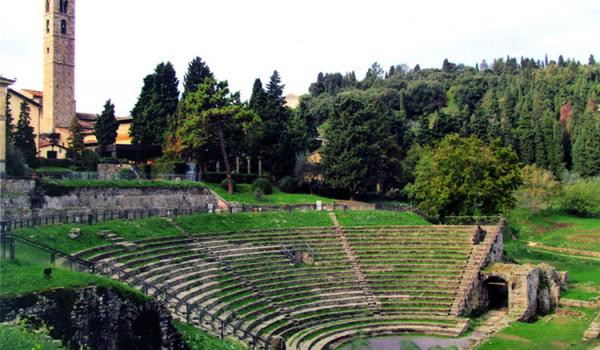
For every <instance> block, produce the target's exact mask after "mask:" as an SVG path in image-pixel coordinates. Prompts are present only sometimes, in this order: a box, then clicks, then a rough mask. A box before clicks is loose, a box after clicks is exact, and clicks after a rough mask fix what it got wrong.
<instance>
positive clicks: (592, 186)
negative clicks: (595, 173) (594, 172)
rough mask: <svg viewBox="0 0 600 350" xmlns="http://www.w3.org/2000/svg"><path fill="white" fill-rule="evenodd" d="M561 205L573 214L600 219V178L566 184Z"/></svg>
mask: <svg viewBox="0 0 600 350" xmlns="http://www.w3.org/2000/svg"><path fill="white" fill-rule="evenodd" d="M560 204H561V206H562V209H563V210H564V211H566V212H568V213H571V214H575V215H579V216H591V217H600V177H596V178H591V179H582V180H579V181H574V182H571V183H568V184H565V185H564V186H563V191H562V195H561V198H560Z"/></svg>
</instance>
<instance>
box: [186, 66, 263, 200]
mask: <svg viewBox="0 0 600 350" xmlns="http://www.w3.org/2000/svg"><path fill="white" fill-rule="evenodd" d="M181 109H182V111H184V115H183V118H184V120H183V122H182V123H181V125H180V126H179V127H178V129H177V132H176V135H177V138H178V140H179V143H180V147H179V152H180V153H181V154H182V155H183V156H187V157H190V156H195V157H197V158H200V159H206V157H207V155H206V153H207V151H208V150H209V149H213V150H214V149H217V150H218V152H220V154H221V160H222V161H223V164H224V165H225V171H226V174H227V179H228V191H229V193H233V190H234V186H233V178H232V175H231V165H230V161H229V159H230V156H231V154H238V153H239V152H240V149H241V147H242V145H243V143H244V139H245V134H246V133H247V131H248V130H249V129H253V128H255V127H256V125H257V123H258V122H259V120H258V117H257V116H256V115H255V114H254V113H252V112H251V111H250V110H249V109H248V108H246V107H245V106H243V105H241V104H240V103H239V94H238V93H234V94H231V93H230V91H229V87H228V84H227V82H226V81H222V82H217V81H216V80H214V78H207V79H205V80H204V82H203V83H201V84H200V85H199V86H198V89H197V90H196V91H195V92H191V93H189V94H187V95H186V97H185V98H184V99H183V101H182V108H181Z"/></svg>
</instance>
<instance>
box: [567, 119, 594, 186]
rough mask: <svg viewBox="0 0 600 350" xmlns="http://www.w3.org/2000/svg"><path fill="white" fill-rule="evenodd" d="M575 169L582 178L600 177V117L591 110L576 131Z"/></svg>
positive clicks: (574, 146) (574, 147)
mask: <svg viewBox="0 0 600 350" xmlns="http://www.w3.org/2000/svg"><path fill="white" fill-rule="evenodd" d="M573 168H574V170H575V171H577V172H578V173H579V174H581V176H590V177H591V176H597V175H600V117H599V116H598V115H595V114H592V112H591V111H589V110H588V111H587V112H586V113H584V115H583V116H582V120H581V121H580V124H579V125H578V126H577V129H576V135H575V142H574V144H573Z"/></svg>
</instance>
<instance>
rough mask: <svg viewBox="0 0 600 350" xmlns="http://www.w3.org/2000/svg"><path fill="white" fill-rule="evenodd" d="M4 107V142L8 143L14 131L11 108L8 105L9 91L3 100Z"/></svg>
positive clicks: (11, 140)
mask: <svg viewBox="0 0 600 350" xmlns="http://www.w3.org/2000/svg"><path fill="white" fill-rule="evenodd" d="M4 102H5V105H6V108H5V110H4V116H5V117H6V124H5V126H6V131H5V133H6V134H5V135H6V144H7V145H8V144H10V143H12V142H13V137H14V133H15V126H14V125H13V117H12V109H11V107H10V91H9V92H8V93H7V94H6V100H5V101H4Z"/></svg>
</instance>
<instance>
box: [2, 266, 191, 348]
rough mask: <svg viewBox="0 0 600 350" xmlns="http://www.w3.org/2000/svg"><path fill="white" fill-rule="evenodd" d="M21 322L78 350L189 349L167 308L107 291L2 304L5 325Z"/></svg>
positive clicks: (50, 294) (53, 293)
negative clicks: (41, 327) (39, 327)
mask: <svg viewBox="0 0 600 350" xmlns="http://www.w3.org/2000/svg"><path fill="white" fill-rule="evenodd" d="M40 273H41V272H40ZM19 318H21V319H22V318H27V319H28V320H29V321H30V322H31V323H32V324H34V325H36V324H38V325H41V324H42V323H43V324H44V325H46V326H48V328H49V329H50V336H51V337H52V338H54V339H60V340H61V341H62V342H63V343H64V344H68V345H67V346H68V348H70V349H72V350H79V349H103V350H119V349H131V350H142V349H144V350H154V349H155V350H159V349H160V350H185V349H188V347H187V345H186V344H185V342H184V341H183V339H182V337H181V335H180V334H179V333H178V332H177V330H176V329H175V328H174V327H173V325H172V323H171V316H170V314H169V311H168V310H167V309H166V308H165V307H164V306H162V305H160V304H159V303H157V302H155V301H140V300H135V298H132V297H126V296H124V295H122V294H121V293H118V292H116V291H113V290H111V289H107V288H104V287H88V288H82V289H62V288H61V289H54V290H50V291H46V292H41V293H33V294H29V295H24V296H17V297H12V298H6V299H0V322H10V321H14V320H16V319H19Z"/></svg>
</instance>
